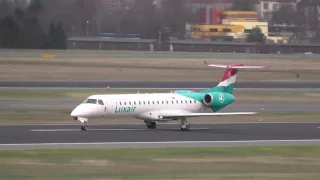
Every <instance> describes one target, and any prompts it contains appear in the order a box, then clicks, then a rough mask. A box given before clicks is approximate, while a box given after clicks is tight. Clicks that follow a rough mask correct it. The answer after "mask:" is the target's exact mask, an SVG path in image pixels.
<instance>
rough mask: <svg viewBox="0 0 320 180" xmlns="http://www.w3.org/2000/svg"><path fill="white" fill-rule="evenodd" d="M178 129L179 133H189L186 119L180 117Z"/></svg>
mask: <svg viewBox="0 0 320 180" xmlns="http://www.w3.org/2000/svg"><path fill="white" fill-rule="evenodd" d="M180 129H181V131H189V130H190V124H189V123H188V121H187V118H185V117H182V118H181V120H180Z"/></svg>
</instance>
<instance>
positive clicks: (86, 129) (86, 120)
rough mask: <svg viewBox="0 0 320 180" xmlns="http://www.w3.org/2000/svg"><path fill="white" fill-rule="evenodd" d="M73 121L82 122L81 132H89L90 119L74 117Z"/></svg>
mask: <svg viewBox="0 0 320 180" xmlns="http://www.w3.org/2000/svg"><path fill="white" fill-rule="evenodd" d="M73 120H77V121H80V122H81V124H82V125H81V130H82V131H88V125H87V122H88V119H87V118H81V117H73Z"/></svg>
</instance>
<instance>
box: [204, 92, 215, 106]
mask: <svg viewBox="0 0 320 180" xmlns="http://www.w3.org/2000/svg"><path fill="white" fill-rule="evenodd" d="M203 103H204V104H205V105H207V106H211V105H212V104H213V96H212V95H211V94H206V95H204V97H203Z"/></svg>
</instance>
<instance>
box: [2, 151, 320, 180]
mask: <svg viewBox="0 0 320 180" xmlns="http://www.w3.org/2000/svg"><path fill="white" fill-rule="evenodd" d="M0 169H1V173H0V179H35V180H36V179H49V180H51V179H68V180H69V179H70V180H71V179H77V180H78V179H200V180H204V179H219V180H220V179H221V180H227V179H228V180H230V179H256V180H267V179H273V180H278V179H279V180H280V179H281V180H282V179H293V180H300V179H319V178H320V173H319V169H320V146H281V147H276V146H266V147H232V148H231V147H216V148H215V147H210V148H185V147H184V148H158V149H68V150H23V151H22V150H15V151H0Z"/></svg>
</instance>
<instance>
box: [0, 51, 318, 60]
mask: <svg viewBox="0 0 320 180" xmlns="http://www.w3.org/2000/svg"><path fill="white" fill-rule="evenodd" d="M0 52H1V57H28V58H39V57H41V56H42V55H43V54H55V55H56V56H57V58H101V57H103V58H133V57H134V58H156V59H157V60H158V59H164V58H186V59H187V58H192V59H194V58H197V59H207V58H223V59H230V58H235V57H237V59H248V58H251V59H265V58H270V59H275V60H276V59H294V60H301V59H313V60H319V56H318V55H312V56H309V55H299V54H246V53H237V54H234V53H212V52H208V53H206V52H147V51H145V52H140V51H138V52H134V51H133V52H131V51H100V50H66V51H65V50H22V49H21V50H12V49H5V50H0Z"/></svg>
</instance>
